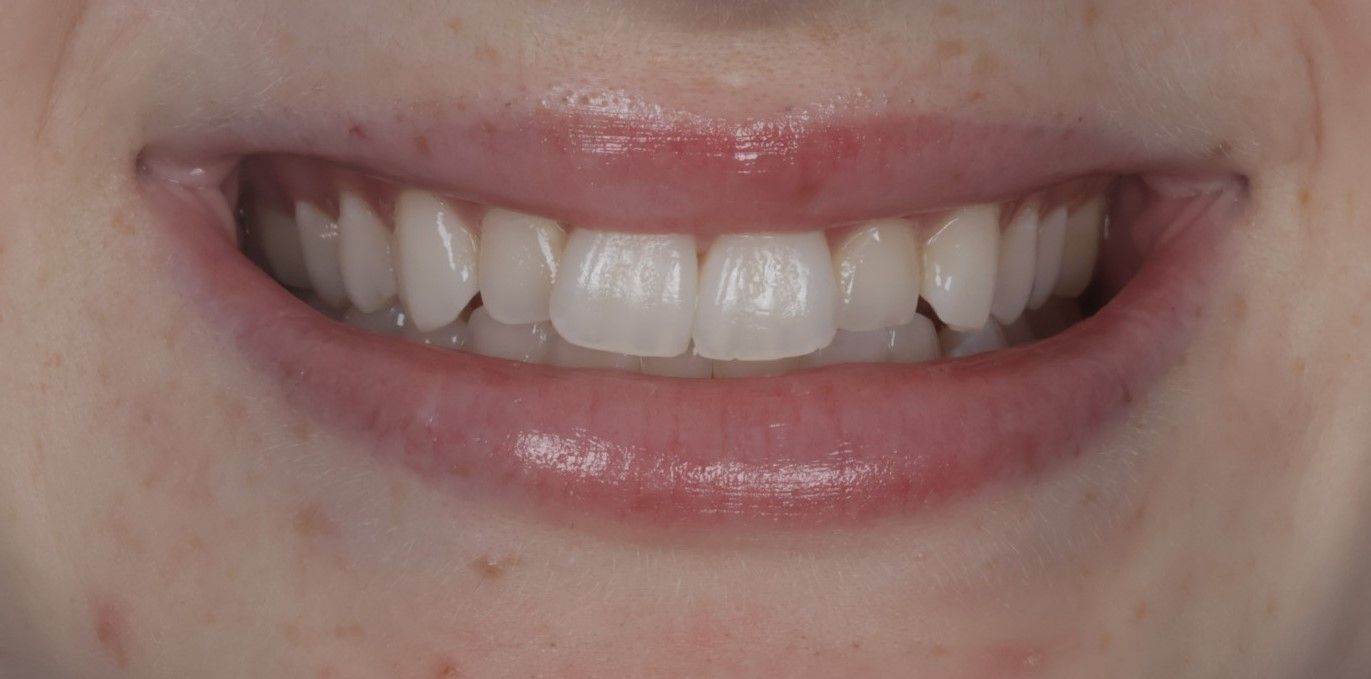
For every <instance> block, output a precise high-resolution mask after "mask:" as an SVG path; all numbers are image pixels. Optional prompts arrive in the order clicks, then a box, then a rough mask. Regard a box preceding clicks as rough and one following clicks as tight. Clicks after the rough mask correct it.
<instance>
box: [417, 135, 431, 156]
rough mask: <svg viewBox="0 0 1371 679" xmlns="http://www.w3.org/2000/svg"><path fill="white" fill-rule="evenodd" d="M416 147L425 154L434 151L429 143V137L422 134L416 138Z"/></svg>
mask: <svg viewBox="0 0 1371 679" xmlns="http://www.w3.org/2000/svg"><path fill="white" fill-rule="evenodd" d="M414 148H416V149H418V151H419V153H422V154H424V155H428V154H429V153H432V149H431V148H429V145H428V137H427V136H425V135H422V134H421V135H419V136H417V137H415V138H414Z"/></svg>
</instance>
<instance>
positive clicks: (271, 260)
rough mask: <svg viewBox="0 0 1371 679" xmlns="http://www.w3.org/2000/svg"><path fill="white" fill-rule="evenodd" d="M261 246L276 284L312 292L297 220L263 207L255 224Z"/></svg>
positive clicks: (274, 209)
mask: <svg viewBox="0 0 1371 679" xmlns="http://www.w3.org/2000/svg"><path fill="white" fill-rule="evenodd" d="M254 226H255V227H256V228H255V233H256V236H257V244H258V246H259V247H261V248H262V254H263V255H265V256H266V259H267V267H268V268H270V269H271V273H272V275H273V276H274V277H275V278H276V280H278V281H280V282H282V283H284V284H285V285H286V286H288V287H292V288H298V289H306V288H309V271H308V270H306V269H305V257H304V253H302V252H301V251H300V233H299V230H298V229H297V228H296V226H295V218H294V217H292V216H290V215H289V214H286V213H284V212H282V211H280V210H277V209H276V208H271V207H266V206H262V207H260V208H258V210H257V220H256V223H255V224H254Z"/></svg>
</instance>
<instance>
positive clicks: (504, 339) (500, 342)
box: [467, 307, 552, 363]
mask: <svg viewBox="0 0 1371 679" xmlns="http://www.w3.org/2000/svg"><path fill="white" fill-rule="evenodd" d="M467 328H468V330H469V331H470V333H471V335H470V341H469V344H468V346H469V347H470V348H471V351H472V352H473V353H477V354H480V355H482V356H492V357H494V358H503V359H506V360H510V361H522V362H524V363H543V362H546V360H547V351H548V345H549V344H550V340H549V337H550V335H551V334H552V332H551V331H552V328H551V326H550V325H548V324H547V323H526V324H521V325H507V324H505V323H501V322H499V321H497V320H495V319H493V318H491V317H490V313H489V312H487V311H486V310H485V307H481V308H479V309H476V310H475V311H473V312H472V313H471V320H469V321H467Z"/></svg>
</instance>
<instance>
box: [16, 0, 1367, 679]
mask: <svg viewBox="0 0 1371 679" xmlns="http://www.w3.org/2000/svg"><path fill="white" fill-rule="evenodd" d="M6 14H8V15H9V17H10V18H9V20H6V21H4V22H0V92H3V93H4V96H3V97H0V142H3V143H0V148H2V149H3V153H0V355H3V356H4V357H5V360H3V361H0V384H3V385H4V388H3V389H0V404H2V405H3V407H0V602H4V603H3V605H0V674H3V675H6V676H21V677H59V676H60V677H66V676H71V677H106V676H128V677H186V676H196V677H218V676H223V677H240V676H262V677H339V678H343V677H373V676H395V677H456V676H649V675H651V676H759V675H763V674H770V675H775V676H910V675H917V676H929V677H1003V676H1053V677H1056V676H1065V677H1076V676H1081V677H1093V676H1138V677H1156V676H1168V677H1211V676H1241V677H1310V676H1318V677H1342V676H1346V677H1355V676H1365V674H1366V673H1367V672H1368V671H1371V628H1368V624H1369V623H1371V611H1368V609H1367V607H1366V605H1365V596H1364V593H1365V592H1366V591H1368V587H1371V544H1369V543H1368V540H1367V538H1366V536H1367V535H1368V534H1371V525H1368V524H1371V399H1368V398H1367V396H1366V394H1367V393H1368V387H1371V360H1368V359H1367V358H1366V356H1365V352H1364V350H1363V347H1364V345H1365V341H1364V333H1365V332H1366V328H1367V325H1366V324H1367V323H1371V295H1368V293H1367V291H1368V290H1371V267H1367V266H1366V265H1365V261H1364V260H1365V256H1364V254H1363V253H1365V252H1369V251H1371V229H1369V228H1368V227H1371V204H1369V203H1368V200H1367V198H1366V189H1367V180H1366V179H1365V171H1364V159H1365V158H1366V157H1367V156H1368V154H1371V127H1368V126H1367V122H1366V121H1368V120H1371V87H1367V83H1366V75H1365V74H1366V73H1367V72H1371V44H1368V43H1367V41H1366V40H1365V35H1366V34H1367V32H1368V31H1371V5H1368V4H1366V3H1364V2H1359V1H1357V0H1327V1H1324V2H1312V1H1311V2H1296V1H1292V0H1222V1H1218V2H1204V3H1199V2H1179V1H1169V0H1148V1H1144V2H1139V1H1136V0H1134V1H1126V0H1117V1H1116V0H1096V1H1095V2H1085V1H1084V0H1080V1H1077V0H1054V1H1052V2H1049V3H1045V4H1040V3H1033V4H1032V7H1030V4H1029V3H1008V4H1006V3H991V2H988V1H987V2H981V1H979V0H977V1H975V2H962V3H953V4H941V5H940V4H937V3H933V2H924V1H922V0H908V1H907V2H899V1H896V0H890V1H888V2H876V3H869V2H843V1H840V0H829V1H826V2H825V1H817V0H816V1H813V2H806V1H803V0H793V1H790V0H775V1H768V2H761V1H758V2H746V3H725V2H671V1H667V0H587V1H586V2H581V3H573V4H562V3H538V2H517V3H510V2H502V1H497V0H489V1H486V0H476V1H473V2H465V3H460V2H442V1H438V0H434V1H426V2H420V1H414V2H403V3H394V2H373V1H372V0H356V1H354V2H348V3H328V2H298V3H288V4H287V5H286V6H283V5H282V4H281V3H271V2H265V1H262V2H258V1H256V0H253V1H247V2H228V3H226V2H217V3H210V2H200V1H198V0H195V1H185V2H175V3H173V2H160V1H158V0H133V1H127V2H101V1H100V0H94V1H88V2H66V1H52V0H18V2H17V4H15V3H14V2H11V7H9V8H8V9H7V12H6ZM969 82H970V83H974V85H969V84H968V83H969ZM588 92H589V93H601V94H600V95H597V96H605V95H603V93H616V92H617V93H631V96H630V95H623V96H625V97H626V98H627V99H625V101H629V105H632V102H644V101H645V102H655V103H657V104H660V105H662V106H664V107H667V108H671V109H673V110H688V111H695V112H699V113H701V114H702V115H711V116H733V117H747V116H761V115H767V114H770V113H773V112H775V111H777V110H784V109H785V108H786V107H787V106H798V107H800V108H803V109H806V110H821V109H825V107H827V108H828V109H841V110H844V111H849V112H851V111H856V112H872V111H884V110H903V108H907V107H909V106H912V105H914V104H911V103H910V102H917V106H918V107H919V109H918V110H919V111H921V112H931V113H945V114H950V113H955V114H957V115H960V116H965V117H967V118H971V119H977V120H1005V119H1019V118H1022V119H1024V120H1028V121H1032V122H1041V121H1045V120H1052V119H1053V117H1054V116H1055V115H1059V114H1060V113H1061V112H1062V111H1072V110H1077V109H1080V108H1088V109H1089V110H1091V111H1095V112H1096V115H1095V116H1094V118H1093V120H1096V121H1100V122H1103V123H1105V124H1107V125H1109V126H1111V127H1113V128H1115V129H1117V130H1121V131H1122V132H1121V134H1123V135H1124V136H1128V135H1130V134H1134V133H1136V134H1137V136H1138V137H1140V138H1141V140H1140V141H1139V143H1140V144H1144V145H1151V146H1156V147H1164V148H1168V149H1176V150H1177V151H1178V152H1180V151H1192V150H1194V149H1196V148H1199V149H1203V150H1205V151H1208V150H1210V149H1218V151H1219V152H1220V153H1221V154H1222V155H1223V156H1224V157H1225V159H1226V162H1227V163H1229V164H1230V166H1231V167H1232V168H1233V169H1234V170H1235V171H1236V172H1238V173H1240V174H1242V175H1244V176H1245V177H1246V178H1247V179H1248V181H1249V183H1250V188H1251V195H1250V205H1249V206H1248V211H1247V212H1246V214H1245V216H1244V217H1243V218H1242V221H1241V223H1239V224H1238V225H1236V227H1235V233H1234V234H1233V236H1232V238H1231V242H1230V246H1231V247H1230V248H1228V249H1226V250H1225V251H1224V254H1223V256H1222V258H1221V259H1220V260H1219V261H1216V262H1215V266H1216V267H1220V268H1219V275H1218V282H1217V284H1216V285H1215V289H1214V290H1212V291H1211V292H1210V293H1209V297H1210V299H1209V303H1208V305H1207V313H1206V315H1205V317H1204V318H1203V319H1202V320H1201V321H1200V323H1199V330H1198V334H1197V336H1196V339H1195V340H1194V341H1193V343H1192V344H1191V345H1190V347H1189V349H1188V350H1187V353H1186V355H1185V359H1184V361H1183V362H1182V363H1181V364H1180V365H1179V366H1177V367H1176V368H1174V369H1173V370H1170V371H1168V372H1167V374H1165V375H1164V376H1163V377H1162V378H1161V379H1160V380H1159V381H1158V382H1157V384H1156V385H1154V387H1153V388H1151V389H1150V390H1149V391H1148V393H1147V394H1145V395H1142V396H1140V401H1139V403H1137V404H1136V405H1135V406H1134V407H1133V408H1132V410H1131V411H1130V413H1129V414H1128V416H1127V417H1126V418H1125V421H1124V422H1122V423H1120V424H1117V425H1115V426H1113V427H1111V428H1109V429H1108V430H1107V431H1105V432H1103V433H1102V434H1101V435H1100V436H1099V437H1098V440H1097V441H1096V442H1095V443H1092V444H1091V445H1092V447H1094V448H1098V449H1100V450H1103V451H1109V453H1110V457H1109V459H1115V458H1120V457H1122V458H1128V459H1130V460H1132V461H1131V462H1129V463H1127V464H1122V465H1110V466H1109V468H1108V469H1106V470H1104V471H1100V470H1098V469H1094V468H1091V467H1090V464H1091V463H1090V462H1089V461H1085V462H1082V463H1081V465H1079V466H1076V467H1070V468H1068V469H1067V470H1065V471H1063V472H1062V473H1061V474H1059V475H1056V476H1053V477H1050V478H1045V479H1042V480H1038V481H1035V482H1033V483H1029V484H1019V485H1015V486H1013V487H1007V488H999V489H991V490H989V491H986V492H984V493H980V494H977V495H975V496H974V497H971V498H969V499H966V500H965V501H962V502H959V503H955V504H952V505H949V506H947V507H941V508H938V509H936V510H934V511H930V512H926V513H920V514H918V515H916V516H910V517H904V516H896V517H891V518H889V519H886V520H883V521H879V522H876V523H875V524H873V525H863V526H856V527H841V528H826V529H821V530H790V529H776V530H768V529H766V528H756V527H751V528H748V527H741V528H736V529H732V528H731V529H728V530H721V531H708V530H706V531H687V530H682V531H674V530H669V531H652V530H642V529H641V528H640V527H634V526H623V525H619V524H617V523H614V522H602V521H598V520H595V519H593V518H585V517H581V516H578V515H575V514H558V513H556V512H551V513H548V512H541V513H540V512H528V511H524V510H523V508H521V507H518V506H511V505H510V503H503V502H497V501H495V500H492V499H489V498H484V497H465V496H454V495H453V494H451V493H447V492H443V491H441V490H439V489H436V488H434V487H432V486H431V485H430V484H427V483H425V482H424V481H423V480H422V479H420V478H417V477H416V476H415V475H413V474H411V473H408V471H407V470H405V469H401V468H397V467H395V466H391V465H385V464H379V463H378V461H377V460H376V459H375V458H373V457H372V456H370V455H369V454H368V450H367V448H368V444H367V443H366V442H365V441H363V440H361V439H359V438H358V437H357V436H356V435H355V434H353V433H352V432H350V431H349V430H346V429H344V428H339V427H334V426H332V425H330V424H326V423H323V422H320V421H319V420H318V419H316V418H315V417H313V416H312V415H311V414H310V413H308V412H306V411H305V410H303V409H301V408H300V407H299V406H298V404H297V403H293V402H290V401H288V400H286V399H284V398H282V396H281V390H280V388H279V385H278V383H277V382H278V380H276V378H275V377H273V376H270V375H268V374H266V373H265V372H263V371H261V370H258V369H256V368H255V367H254V366H253V365H251V364H250V362H249V361H248V360H247V359H246V358H245V357H244V356H243V355H241V353H240V352H239V351H237V349H236V348H235V347H234V346H232V345H231V344H230V343H228V342H225V341H224V338H223V336H222V334H221V333H220V332H219V329H218V328H217V327H216V326H215V325H214V324H212V323H209V322H207V321H206V320H205V317H204V316H202V315H200V314H198V313H197V310H196V301H195V299H194V298H192V297H191V296H189V295H187V294H185V292H184V290H183V289H182V287H181V283H180V281H181V280H182V279H180V278H178V277H177V275H176V273H175V271H174V270H175V269H176V267H177V262H175V261H172V259H171V258H170V257H169V255H168V252H169V249H168V248H167V247H166V244H165V241H166V238H165V236H166V234H165V233H164V232H163V231H162V230H160V229H158V228H154V227H153V225H152V224H151V222H152V221H153V217H152V215H151V214H150V211H149V208H148V206H147V205H146V204H145V203H144V201H143V200H142V199H141V197H140V193H139V190H138V183H139V181H140V178H139V176H138V171H137V158H138V156H139V154H140V153H142V152H143V151H144V150H145V149H146V148H148V147H149V146H151V145H163V146H166V147H168V148H171V147H176V146H178V145H188V144H194V142H195V141H196V136H197V135H202V134H208V131H210V130H216V129H224V128H227V129H238V127H239V126H242V125H247V126H248V127H251V125H252V124H256V123H260V124H261V128H270V127H271V123H280V122H282V121H294V122H298V121H299V120H309V119H317V120H329V121H334V120H342V119H345V118H347V117H348V116H349V115H351V116H356V117H367V116H374V115H377V114H378V113H377V112H388V111H393V110H394V109H395V107H396V103H395V102H396V101H397V100H398V101H402V102H418V103H417V104H415V105H414V107H413V108H412V110H413V111H415V112H416V115H422V111H423V110H425V109H424V107H425V106H428V107H430V108H432V107H437V108H443V107H449V106H456V105H457V104H458V102H461V103H462V105H464V106H468V107H470V108H471V109H473V110H477V111H489V112H498V111H499V109H500V106H501V105H502V103H503V102H504V101H517V102H527V101H537V100H539V99H540V98H542V97H555V96H567V95H568V93H570V94H571V95H575V94H577V93H582V94H583V93H588ZM971 92H976V93H979V95H978V96H969V95H968V93H971ZM581 101H585V102H589V103H587V104H586V105H587V106H602V105H603V106H615V105H621V104H624V102H623V101H619V100H615V99H613V98H612V97H611V98H609V99H595V98H594V97H591V98H589V99H584V100H581ZM606 102H608V103H606ZM1101 111H1102V113H1101ZM496 114H497V115H498V113H496ZM1159 121H1161V122H1159ZM220 126H222V127H220ZM239 141H241V142H243V143H246V144H249V145H251V144H252V143H255V140H253V139H242V140H239ZM1092 459H1093V458H1092ZM515 505H517V503H515Z"/></svg>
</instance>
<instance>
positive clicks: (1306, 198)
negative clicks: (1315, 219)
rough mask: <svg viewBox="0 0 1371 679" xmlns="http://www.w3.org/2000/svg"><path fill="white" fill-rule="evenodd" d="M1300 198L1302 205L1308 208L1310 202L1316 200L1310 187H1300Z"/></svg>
mask: <svg viewBox="0 0 1371 679" xmlns="http://www.w3.org/2000/svg"><path fill="white" fill-rule="evenodd" d="M1299 200H1300V207H1304V208H1307V207H1309V204H1310V203H1312V202H1314V197H1313V195H1312V194H1311V193H1309V189H1308V188H1302V189H1300V198H1299Z"/></svg>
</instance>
